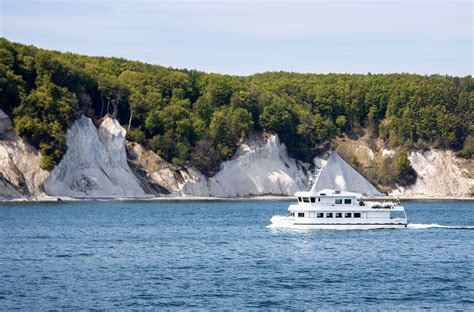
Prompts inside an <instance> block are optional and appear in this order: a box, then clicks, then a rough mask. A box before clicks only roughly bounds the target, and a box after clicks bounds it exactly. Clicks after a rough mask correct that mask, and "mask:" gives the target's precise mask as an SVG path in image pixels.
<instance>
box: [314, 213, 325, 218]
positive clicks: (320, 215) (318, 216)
mask: <svg viewBox="0 0 474 312" xmlns="http://www.w3.org/2000/svg"><path fill="white" fill-rule="evenodd" d="M316 217H317V218H324V213H322V212H318V214H317V215H316Z"/></svg>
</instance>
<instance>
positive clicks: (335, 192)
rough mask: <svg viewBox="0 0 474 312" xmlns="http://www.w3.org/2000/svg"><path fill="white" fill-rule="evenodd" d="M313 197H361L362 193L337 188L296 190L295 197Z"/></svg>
mask: <svg viewBox="0 0 474 312" xmlns="http://www.w3.org/2000/svg"><path fill="white" fill-rule="evenodd" d="M309 196H311V197H314V196H328V197H342V196H343V197H356V198H361V197H362V194H359V193H353V192H347V191H339V190H330V189H324V190H320V191H314V190H311V191H309V192H296V193H295V197H309Z"/></svg>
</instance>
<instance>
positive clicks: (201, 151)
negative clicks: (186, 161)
mask: <svg viewBox="0 0 474 312" xmlns="http://www.w3.org/2000/svg"><path fill="white" fill-rule="evenodd" d="M191 161H192V164H193V165H194V166H195V167H196V168H197V169H199V170H200V171H201V172H202V173H204V174H205V175H208V176H212V175H214V174H215V173H216V172H217V171H218V170H219V165H220V163H221V158H220V157H219V154H218V153H217V152H216V150H215V149H214V147H213V145H212V143H211V142H210V141H206V140H201V141H199V142H197V143H196V148H195V149H194V151H193V153H192V156H191Z"/></svg>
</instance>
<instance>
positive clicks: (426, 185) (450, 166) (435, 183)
mask: <svg viewBox="0 0 474 312" xmlns="http://www.w3.org/2000/svg"><path fill="white" fill-rule="evenodd" d="M409 159H410V163H411V165H412V167H413V169H415V171H416V173H417V176H418V178H417V180H416V183H415V184H414V185H412V186H410V187H407V188H403V187H400V188H398V189H396V190H394V191H393V192H392V193H391V195H404V196H413V197H416V196H423V197H425V196H427V197H455V198H461V197H472V196H473V195H474V179H472V178H470V177H469V174H468V171H467V170H466V169H464V168H465V167H464V166H463V162H465V160H462V159H459V158H457V157H456V156H455V155H454V153H453V152H452V151H440V150H432V151H426V152H424V153H421V152H412V153H411V154H410V156H409Z"/></svg>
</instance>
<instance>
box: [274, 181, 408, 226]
mask: <svg viewBox="0 0 474 312" xmlns="http://www.w3.org/2000/svg"><path fill="white" fill-rule="evenodd" d="M295 197H296V199H297V200H298V203H297V204H291V205H290V207H288V211H289V216H273V217H272V218H271V222H272V224H271V225H270V227H277V228H293V229H337V230H339V229H340V230H347V229H381V228H405V227H407V217H406V214H405V209H404V208H403V206H401V205H400V203H399V200H397V201H395V202H394V201H381V200H374V199H372V200H370V199H364V198H363V197H362V194H358V193H352V192H344V191H336V190H322V191H319V192H315V191H310V192H297V193H296V194H295Z"/></svg>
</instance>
